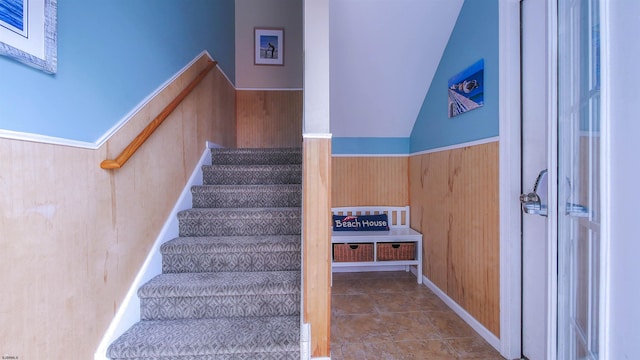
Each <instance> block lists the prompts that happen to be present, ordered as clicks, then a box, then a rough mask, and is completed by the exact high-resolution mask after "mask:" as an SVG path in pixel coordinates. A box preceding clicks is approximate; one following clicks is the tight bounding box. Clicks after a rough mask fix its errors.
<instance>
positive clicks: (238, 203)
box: [193, 189, 302, 208]
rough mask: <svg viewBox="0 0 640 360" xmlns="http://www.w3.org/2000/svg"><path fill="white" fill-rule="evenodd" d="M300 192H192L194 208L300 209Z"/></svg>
mask: <svg viewBox="0 0 640 360" xmlns="http://www.w3.org/2000/svg"><path fill="white" fill-rule="evenodd" d="M301 205H302V191H301V190H299V189H298V190H294V191H287V190H283V191H248V192H240V191H234V192H228V191H227V192H223V191H220V192H215V191H202V190H194V193H193V207H194V208H238V207H239V208H269V207H300V206H301Z"/></svg>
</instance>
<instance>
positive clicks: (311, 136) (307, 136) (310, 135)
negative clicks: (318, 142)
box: [302, 133, 333, 139]
mask: <svg viewBox="0 0 640 360" xmlns="http://www.w3.org/2000/svg"><path fill="white" fill-rule="evenodd" d="M332 137H333V135H332V134H331V133H303V134H302V138H303V139H331V138H332Z"/></svg>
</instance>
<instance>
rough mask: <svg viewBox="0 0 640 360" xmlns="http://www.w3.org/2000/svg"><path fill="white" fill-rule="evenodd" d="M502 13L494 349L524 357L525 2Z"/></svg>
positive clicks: (503, 6)
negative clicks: (497, 294) (522, 36)
mask: <svg viewBox="0 0 640 360" xmlns="http://www.w3.org/2000/svg"><path fill="white" fill-rule="evenodd" d="M498 12H499V16H498V17H499V19H500V21H499V25H498V27H499V35H498V38H499V40H498V44H499V45H498V46H499V49H498V57H499V63H500V70H499V74H498V77H499V93H500V95H499V98H500V104H499V110H498V111H499V132H500V143H499V154H500V159H499V168H500V170H499V182H500V187H499V204H500V210H499V211H500V339H497V341H498V342H497V344H496V345H497V346H496V345H494V347H496V349H498V350H499V351H500V354H501V355H502V356H504V357H505V358H507V359H519V358H520V356H521V355H522V337H521V331H522V277H521V274H522V256H521V251H522V234H521V232H522V214H521V209H520V202H519V201H518V198H519V195H520V192H521V183H522V180H521V168H522V163H521V152H522V151H521V139H520V131H521V130H520V129H521V96H520V94H521V86H520V85H521V84H520V77H521V66H520V64H521V62H520V51H518V49H520V46H521V44H520V0H506V1H500V2H499V5H498ZM481 335H482V334H481ZM485 339H486V337H485ZM487 341H489V339H487Z"/></svg>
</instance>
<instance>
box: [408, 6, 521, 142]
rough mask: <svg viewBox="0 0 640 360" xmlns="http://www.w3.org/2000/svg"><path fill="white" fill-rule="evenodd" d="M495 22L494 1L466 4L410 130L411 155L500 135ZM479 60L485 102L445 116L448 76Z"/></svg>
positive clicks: (496, 12)
mask: <svg viewBox="0 0 640 360" xmlns="http://www.w3.org/2000/svg"><path fill="white" fill-rule="evenodd" d="M498 21H499V19H498V0H483V1H477V0H466V1H465V2H464V5H463V6H462V10H461V11H460V15H459V16H458V21H457V22H456V26H455V27H454V29H453V32H452V34H451V37H450V38H449V43H448V44H447V47H446V49H445V51H444V54H443V56H442V59H441V60H440V65H439V66H438V70H437V71H436V74H435V76H434V78H433V81H432V82H431V86H430V88H429V91H428V92H427V96H426V97H425V100H424V102H423V104H422V108H421V109H420V112H419V114H418V117H417V119H416V123H415V125H414V127H413V131H412V132H411V141H410V149H411V150H410V151H411V153H416V152H420V151H424V150H429V149H435V148H439V147H444V146H451V145H456V144H460V143H465V142H469V141H474V140H480V139H486V138H490V137H494V136H498V129H499V118H498V114H499V113H498V110H499V109H498V101H499V99H498V80H499V79H498V67H499V64H498V40H499V39H498V36H499V34H498ZM513 51H518V49H513ZM480 59H484V66H485V68H484V106H482V107H480V108H478V109H475V110H471V111H469V112H466V113H464V114H461V115H458V116H456V117H453V118H449V117H448V113H447V109H448V107H447V102H448V81H449V78H451V77H452V76H454V75H456V74H457V73H459V72H461V71H463V70H465V69H466V68H467V67H469V66H471V65H472V64H474V63H476V62H477V61H478V60H480Z"/></svg>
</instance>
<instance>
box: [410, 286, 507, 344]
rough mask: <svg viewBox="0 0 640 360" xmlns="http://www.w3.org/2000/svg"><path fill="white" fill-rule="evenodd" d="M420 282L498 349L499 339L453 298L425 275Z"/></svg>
mask: <svg viewBox="0 0 640 360" xmlns="http://www.w3.org/2000/svg"><path fill="white" fill-rule="evenodd" d="M422 283H423V284H424V285H425V286H426V287H428V288H429V289H431V291H433V292H434V293H435V294H436V295H437V296H438V297H439V298H440V299H441V300H442V301H444V302H445V304H447V306H449V307H450V308H451V310H453V311H454V312H455V313H456V314H458V316H460V317H461V318H462V320H464V321H465V322H466V323H467V324H469V326H471V327H472V328H473V330H475V331H476V332H477V333H478V334H479V335H480V336H482V338H483V339H485V340H486V341H487V342H488V343H489V344H490V345H491V346H493V348H494V349H496V350H497V351H498V352H499V351H500V339H499V338H498V337H497V336H495V335H494V334H493V333H492V332H491V331H489V330H488V329H487V328H486V327H484V325H482V324H481V323H480V322H479V321H478V320H476V319H475V318H474V317H473V316H471V314H469V313H468V312H467V311H466V310H465V309H463V308H462V306H460V305H458V303H456V302H455V301H453V299H451V298H450V297H449V296H448V295H447V294H445V293H444V292H443V291H442V290H440V288H438V287H437V286H436V284H434V283H432V282H431V280H429V279H428V278H427V277H426V276H422Z"/></svg>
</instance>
